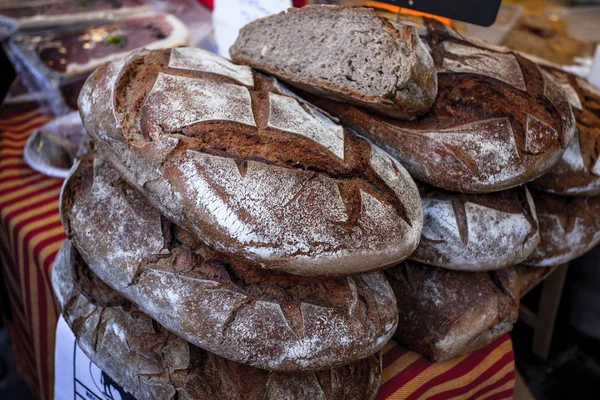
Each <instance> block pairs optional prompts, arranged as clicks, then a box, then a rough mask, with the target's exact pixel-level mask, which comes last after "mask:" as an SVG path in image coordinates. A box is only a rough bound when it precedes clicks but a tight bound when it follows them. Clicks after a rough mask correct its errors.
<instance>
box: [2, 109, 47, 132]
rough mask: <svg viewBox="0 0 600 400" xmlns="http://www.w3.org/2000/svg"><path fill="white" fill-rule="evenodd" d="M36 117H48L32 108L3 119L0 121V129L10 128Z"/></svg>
mask: <svg viewBox="0 0 600 400" xmlns="http://www.w3.org/2000/svg"><path fill="white" fill-rule="evenodd" d="M38 117H43V118H47V119H50V118H49V117H44V116H43V115H42V114H40V112H39V110H32V111H28V112H26V113H23V114H17V115H13V116H12V117H10V118H6V119H3V120H2V122H0V129H3V130H11V129H13V127H14V126H15V125H17V124H19V123H22V122H23V121H26V120H30V119H32V118H38Z"/></svg>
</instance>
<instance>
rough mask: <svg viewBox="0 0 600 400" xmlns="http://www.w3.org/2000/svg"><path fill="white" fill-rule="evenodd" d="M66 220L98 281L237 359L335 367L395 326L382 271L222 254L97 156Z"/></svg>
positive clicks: (89, 159)
mask: <svg viewBox="0 0 600 400" xmlns="http://www.w3.org/2000/svg"><path fill="white" fill-rule="evenodd" d="M92 163H94V164H95V165H94V168H92ZM61 219H62V221H63V225H64V227H65V230H66V233H67V237H68V238H69V239H70V240H71V241H72V242H73V244H74V245H75V246H76V247H77V249H78V250H79V251H80V253H81V255H82V257H83V259H84V260H85V261H86V263H87V264H88V265H89V267H90V269H91V270H92V271H94V273H95V274H97V275H98V277H99V278H100V279H102V280H103V281H104V282H106V283H107V284H108V285H109V286H111V287H112V288H113V289H115V290H116V291H118V292H119V293H121V294H122V295H123V296H125V297H126V298H128V299H129V300H131V301H132V302H133V303H135V304H136V305H137V306H138V307H139V308H140V309H141V310H142V311H143V312H145V313H147V314H148V315H150V316H151V317H152V318H154V319H156V320H157V321H158V323H160V324H161V325H163V326H164V327H165V328H167V329H169V330H170V331H171V332H173V333H175V334H177V335H178V336H180V337H182V338H183V339H185V340H187V341H188V342H191V343H193V344H195V345H196V346H199V347H202V348H204V349H206V350H208V351H210V352H212V353H216V354H218V355H219V356H221V357H225V358H228V359H230V360H234V361H237V362H240V363H244V364H248V365H252V366H256V367H259V368H264V369H269V370H279V371H301V370H319V369H326V368H331V367H332V366H339V365H345V364H349V363H352V362H354V361H357V360H360V359H362V358H366V357H368V356H370V355H372V354H374V353H376V352H377V351H379V350H380V349H381V348H382V347H383V346H384V345H385V343H386V342H387V341H388V340H389V339H390V337H391V335H392V334H393V332H394V329H395V326H396V321H397V318H398V317H397V308H396V301H395V298H394V293H393V292H392V290H391V288H390V286H389V284H388V282H387V281H386V279H385V278H384V276H383V274H382V273H380V272H375V273H370V274H363V275H357V276H353V277H337V278H317V277H301V276H295V275H289V274H283V273H280V272H277V271H267V270H264V269H261V268H257V267H253V266H251V265H249V264H247V263H246V262H244V261H240V260H238V259H235V258H231V257H228V256H226V255H223V254H220V253H218V252H215V251H213V250H211V249H210V248H208V247H207V246H206V245H204V244H203V243H202V242H199V241H197V240H195V239H194V238H193V237H192V236H191V235H190V234H189V233H187V232H186V231H184V230H183V229H181V228H179V227H177V226H175V225H173V224H171V223H169V222H167V221H166V220H165V219H164V218H161V215H160V213H159V212H158V211H157V210H156V209H154V208H153V207H152V206H151V205H150V204H149V203H148V202H147V201H146V200H145V199H144V198H143V197H142V196H141V194H139V193H138V192H137V191H136V190H134V189H132V188H131V187H130V186H128V185H127V184H126V183H125V182H124V181H123V180H122V179H121V178H120V176H119V175H118V173H117V172H116V171H115V170H114V169H112V168H111V167H109V165H108V164H107V163H106V162H104V161H103V160H102V159H100V158H98V157H96V158H95V159H93V155H92V154H89V155H87V156H85V157H83V158H81V159H80V161H79V164H78V165H77V167H76V168H75V169H74V170H72V174H71V176H70V177H68V178H67V180H66V181H65V185H64V187H63V191H62V194H61Z"/></svg>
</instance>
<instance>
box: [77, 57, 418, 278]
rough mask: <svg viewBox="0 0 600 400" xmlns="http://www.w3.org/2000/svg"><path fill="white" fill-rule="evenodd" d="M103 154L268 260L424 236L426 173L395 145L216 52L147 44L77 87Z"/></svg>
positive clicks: (343, 262)
mask: <svg viewBox="0 0 600 400" xmlns="http://www.w3.org/2000/svg"><path fill="white" fill-rule="evenodd" d="M79 110H80V112H81V115H82V120H83V122H84V125H85V127H86V129H87V131H88V133H89V134H90V136H92V138H93V139H94V142H95V144H96V146H97V148H98V149H99V151H100V152H101V153H102V154H103V156H104V157H105V158H106V159H107V160H108V161H109V162H110V163H111V164H112V165H113V166H114V167H115V168H116V169H117V170H118V171H119V173H120V174H121V176H123V178H124V179H125V180H127V181H128V182H129V183H130V184H131V185H133V186H134V187H135V188H136V189H138V190H139V191H141V192H142V193H144V194H145V196H147V198H148V199H149V201H150V202H151V204H152V205H154V206H155V207H157V208H159V209H160V210H161V212H162V213H163V214H164V215H166V216H167V217H168V218H169V219H171V220H172V221H173V222H175V223H176V224H178V225H180V226H182V227H183V228H185V229H186V230H188V231H189V232H190V233H191V234H193V235H194V236H196V237H197V238H198V239H201V240H203V241H205V242H206V243H207V244H208V245H210V246H211V247H213V248H215V249H217V250H219V251H221V252H223V253H227V254H232V255H235V256H236V257H242V258H245V259H247V260H249V261H251V262H253V263H255V264H256V265H260V266H261V267H263V268H267V269H276V270H281V271H284V272H288V273H293V274H298V275H307V276H308V275H349V274H356V273H362V272H367V271H373V270H378V269H382V268H384V267H386V266H389V265H393V264H395V263H397V262H399V261H401V260H403V259H404V258H406V257H407V256H408V255H409V254H410V253H412V252H413V251H414V249H415V248H416V246H417V244H418V241H419V237H420V234H421V228H422V215H423V214H422V212H423V210H422V208H421V202H420V199H419V195H418V190H417V188H416V185H415V183H414V181H413V180H412V178H411V177H410V175H409V174H408V173H407V172H406V170H405V169H404V168H403V167H402V166H401V165H400V164H399V163H398V162H396V161H395V160H393V159H392V158H391V157H390V156H389V155H388V154H387V153H385V152H383V151H382V150H380V149H379V148H377V147H375V146H373V145H371V144H370V142H368V141H367V140H365V139H363V138H360V137H359V136H357V135H355V134H353V133H351V132H350V131H348V130H345V129H343V128H342V127H341V126H339V125H337V124H336V123H335V122H333V121H332V120H331V119H329V117H328V116H327V115H325V114H323V113H322V112H321V111H320V110H318V109H317V108H316V107H314V106H312V105H311V104H309V103H306V102H304V101H302V100H301V99H298V98H296V97H294V95H293V94H291V92H289V91H287V90H286V89H285V88H283V86H282V85H280V84H278V82H277V81H276V80H274V79H273V78H268V77H265V76H263V75H260V74H257V73H254V72H253V71H252V70H251V69H250V68H249V67H247V66H237V65H235V64H232V63H231V62H229V61H227V60H225V59H223V58H221V57H218V56H216V55H214V54H212V53H210V52H207V51H205V50H200V49H191V48H179V49H174V50H172V51H171V50H167V51H152V52H139V53H137V54H135V55H132V56H131V57H128V58H125V59H122V60H119V61H115V62H112V63H110V64H107V65H104V66H102V67H100V68H98V69H97V70H96V72H95V73H94V74H92V75H91V76H90V78H89V79H88V81H87V82H86V84H85V85H84V87H83V89H82V92H81V95H80V97H79Z"/></svg>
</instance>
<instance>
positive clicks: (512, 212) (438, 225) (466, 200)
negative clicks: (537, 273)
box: [410, 183, 540, 271]
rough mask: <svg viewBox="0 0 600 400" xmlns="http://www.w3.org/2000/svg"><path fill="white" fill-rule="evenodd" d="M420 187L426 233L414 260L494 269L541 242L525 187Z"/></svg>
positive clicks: (516, 260)
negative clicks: (466, 190) (488, 190)
mask: <svg viewBox="0 0 600 400" xmlns="http://www.w3.org/2000/svg"><path fill="white" fill-rule="evenodd" d="M418 186H419V191H420V194H421V198H422V201H423V234H422V236H421V242H420V244H419V247H417V250H415V252H414V253H413V254H412V255H411V256H410V259H412V260H415V261H419V262H422V263H425V264H429V265H435V266H437V267H442V268H448V269H454V270H463V271H488V270H496V269H502V268H506V267H510V266H513V265H515V264H517V263H519V262H521V261H523V260H525V259H526V258H527V257H528V256H529V255H530V254H531V252H532V251H533V250H534V249H535V247H536V246H537V245H538V243H539V242H540V234H539V231H538V220H537V216H536V212H535V206H534V204H533V200H532V198H531V195H530V194H529V191H528V190H527V188H526V187H525V186H522V187H519V188H514V189H508V190H505V191H501V192H498V193H494V194H481V195H475V194H462V193H456V192H448V191H445V190H442V189H436V188H434V187H431V186H429V185H427V184H423V183H419V184H418Z"/></svg>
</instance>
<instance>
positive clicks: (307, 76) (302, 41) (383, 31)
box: [229, 5, 437, 119]
mask: <svg viewBox="0 0 600 400" xmlns="http://www.w3.org/2000/svg"><path fill="white" fill-rule="evenodd" d="M229 53H230V54H231V59H232V60H233V61H235V62H237V63H240V64H247V65H250V66H252V67H253V68H256V69H259V70H261V71H265V72H267V73H268V74H271V75H274V76H276V77H277V78H279V79H282V80H284V81H286V82H288V83H290V84H291V85H294V86H297V87H299V88H302V89H304V90H307V91H309V92H311V93H313V94H316V95H320V96H324V97H328V98H331V99H335V100H339V101H343V102H347V103H351V104H354V105H357V106H362V107H365V108H368V109H370V110H371V111H375V112H379V113H382V114H385V115H387V116H389V117H392V118H401V119H414V118H415V117H417V116H419V115H423V114H425V113H426V112H427V111H429V109H430V108H431V105H432V104H433V101H434V100H435V96H436V93H437V76H436V72H435V68H434V66H433V61H432V59H431V56H430V55H429V53H428V52H427V49H426V48H425V46H424V45H423V42H422V41H421V39H420V38H419V36H418V35H417V33H416V31H415V29H414V28H412V27H408V26H403V27H401V28H395V27H394V26H392V25H391V24H390V22H389V21H388V20H387V19H386V18H384V17H382V16H379V15H377V13H376V12H375V11H374V10H372V9H369V8H358V7H356V8H355V7H353V8H351V7H332V6H324V5H311V6H306V7H303V8H300V9H294V8H292V9H289V10H288V11H287V12H282V13H280V14H276V15H271V16H269V17H266V18H262V19H259V20H255V21H252V22H250V23H249V24H247V25H246V26H244V27H243V28H242V29H241V30H240V33H239V36H238V38H237V40H236V41H235V43H234V44H233V46H231V48H230V49H229Z"/></svg>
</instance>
